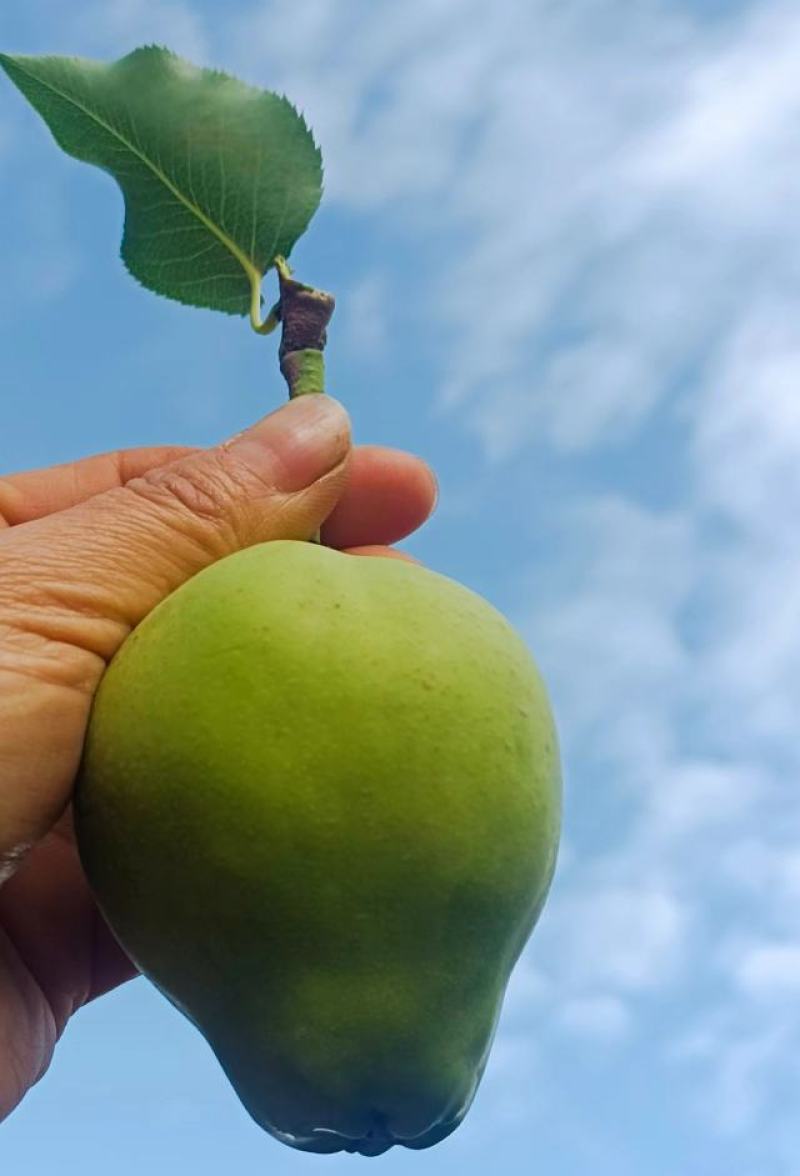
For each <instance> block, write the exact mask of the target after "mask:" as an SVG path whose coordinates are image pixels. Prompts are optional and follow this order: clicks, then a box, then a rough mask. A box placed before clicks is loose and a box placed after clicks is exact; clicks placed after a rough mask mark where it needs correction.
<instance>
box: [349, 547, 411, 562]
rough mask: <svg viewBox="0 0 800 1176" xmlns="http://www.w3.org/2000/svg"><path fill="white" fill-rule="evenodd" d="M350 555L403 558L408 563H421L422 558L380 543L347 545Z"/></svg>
mask: <svg viewBox="0 0 800 1176" xmlns="http://www.w3.org/2000/svg"><path fill="white" fill-rule="evenodd" d="M345 550H346V552H347V554H348V555H367V556H377V557H378V558H380V559H403V560H405V561H406V563H413V564H420V565H421V563H422V561H421V560H418V559H415V557H414V556H413V555H409V554H408V552H407V551H396V550H395V548H394V547H383V546H382V545H381V544H379V543H371V544H369V545H368V546H366V547H347V548H345Z"/></svg>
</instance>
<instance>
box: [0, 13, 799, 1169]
mask: <svg viewBox="0 0 800 1176" xmlns="http://www.w3.org/2000/svg"><path fill="white" fill-rule="evenodd" d="M223 11H224V16H223V15H222V13H223ZM150 41H157V42H161V43H165V44H167V45H169V46H170V47H172V48H174V49H175V50H177V51H178V52H180V53H182V54H183V55H185V56H187V57H189V58H191V59H192V60H194V61H196V62H198V63H200V64H207V65H214V66H218V67H221V68H224V69H227V70H229V71H231V72H234V73H237V74H239V75H240V76H242V77H244V78H246V79H248V80H251V81H253V82H255V83H258V84H261V85H263V86H265V87H269V88H273V89H279V90H283V91H285V92H286V93H287V94H288V95H289V96H290V97H291V98H292V100H293V101H294V102H295V103H296V104H297V105H299V106H300V107H301V108H302V109H303V110H304V111H305V113H306V115H307V117H308V119H309V121H310V122H311V124H312V126H313V127H314V129H315V131H316V133H317V136H318V139H319V141H320V142H321V145H322V148H323V152H324V155H325V159H326V194H325V198H324V201H323V205H322V208H321V210H320V212H319V213H318V215H317V217H316V218H315V220H314V222H313V224H312V227H311V229H310V230H309V232H308V233H307V235H306V236H305V237H304V238H303V240H302V241H301V243H300V245H299V246H298V247H297V249H296V251H295V253H294V255H293V262H294V264H295V267H296V270H297V272H298V275H299V276H301V277H302V278H303V279H304V280H306V281H311V282H314V283H315V284H318V285H321V286H323V287H326V288H328V289H332V290H334V291H335V293H336V295H337V299H338V309H337V312H336V317H335V320H334V326H333V329H332V332H331V342H330V350H329V359H328V368H329V373H330V387H331V390H332V391H333V392H334V393H335V394H336V395H337V396H339V398H340V399H342V400H343V401H344V402H345V403H346V404H347V405H348V407H349V409H350V411H351V413H352V416H353V419H354V424H355V435H356V439H357V440H358V441H380V442H386V443H389V444H395V445H400V446H405V447H407V448H410V449H412V450H414V451H415V452H417V453H420V454H422V455H423V456H425V457H426V458H427V459H428V460H429V461H431V463H432V464H433V465H434V466H435V468H436V469H437V471H438V473H439V475H440V480H441V501H440V506H439V509H438V512H437V515H436V517H435V518H434V519H433V520H432V521H431V522H430V523H429V524H428V525H427V526H426V527H425V529H424V530H423V531H422V532H421V533H420V534H419V535H418V536H416V537H414V538H413V539H412V540H410V541H409V543H408V544H407V546H408V548H409V549H410V550H411V551H413V552H414V553H415V554H416V555H418V556H419V557H421V558H422V559H424V560H425V561H426V562H428V563H429V564H430V565H432V566H433V567H434V568H436V569H438V570H440V571H443V572H445V573H447V574H449V575H451V576H454V577H456V578H458V579H460V580H462V581H464V582H465V583H467V584H469V585H470V586H472V587H474V588H476V589H477V590H479V591H481V592H483V593H484V594H485V595H486V596H488V597H489V598H490V599H491V600H492V601H493V602H494V603H495V604H496V605H498V606H499V607H500V608H502V609H503V610H504V611H505V612H506V613H507V614H508V615H509V616H510V617H511V619H512V620H513V621H514V622H515V624H516V625H517V626H518V627H519V628H520V629H521V630H522V631H523V633H524V634H525V636H526V638H527V639H529V641H530V645H531V648H532V649H533V651H534V653H535V655H536V657H537V660H538V661H539V663H540V665H541V667H542V669H543V672H544V674H545V677H546V678H547V681H548V683H549V685H550V688H551V692H552V696H553V700H554V705H555V710H556V715H557V719H558V723H559V728H560V731H561V738H562V743H563V748H564V759H565V771H566V814H565V836H564V847H563V852H562V857H561V862H560V866H559V870H558V874H557V877H556V881H555V884H554V887H553V890H552V894H551V899H550V902H549V904H548V907H547V909H546V911H545V914H544V915H543V917H542V919H541V922H540V925H539V928H538V929H537V931H536V933H535V934H534V937H533V939H532V941H531V943H530V945H529V947H528V949H527V950H526V952H525V954H524V956H523V958H522V960H521V961H520V964H519V965H518V968H517V970H516V972H515V975H514V978H513V980H512V984H511V988H510V990H509V996H508V1000H507V1003H506V1007H505V1010H504V1014H503V1018H502V1021H501V1026H500V1030H499V1033H498V1036H497V1039H496V1043H495V1047H494V1050H493V1054H492V1059H491V1062H490V1065H489V1068H488V1071H487V1074H486V1077H485V1079H484V1082H483V1085H482V1087H481V1090H480V1092H479V1094H478V1097H477V1099H476V1102H475V1104H474V1107H473V1110H472V1111H471V1113H470V1115H469V1117H468V1119H467V1121H466V1122H465V1123H464V1125H463V1126H462V1127H461V1128H460V1129H459V1130H458V1131H457V1132H456V1133H455V1134H454V1135H453V1136H452V1137H450V1139H448V1140H447V1141H446V1142H445V1143H443V1144H441V1145H439V1146H438V1147H436V1148H434V1149H432V1150H431V1151H429V1152H424V1153H412V1152H405V1151H397V1150H396V1151H393V1152H391V1153H389V1154H388V1155H386V1156H384V1157H382V1158H381V1159H380V1160H375V1161H372V1163H375V1164H380V1165H381V1166H382V1168H383V1169H384V1170H387V1171H404V1172H411V1171H416V1172H431V1173H450V1172H456V1171H457V1172H459V1173H461V1174H463V1176H469V1174H472V1173H476V1174H477V1173H481V1174H483V1173H485V1172H486V1171H487V1170H489V1169H490V1168H491V1169H493V1170H496V1171H502V1172H503V1173H504V1174H505V1173H508V1174H509V1176H515V1174H516V1173H520V1174H522V1173H527V1172H529V1171H537V1172H541V1173H547V1174H548V1176H577V1174H579V1173H581V1174H582V1173H584V1172H587V1171H591V1172H592V1173H593V1174H594V1176H605V1174H606V1173H607V1174H609V1176H612V1174H613V1176H667V1174H669V1176H673V1174H674V1173H678V1172H679V1173H681V1174H682V1176H718V1174H719V1176H723V1174H724V1176H796V1173H797V1172H798V1165H799V1164H800V1161H798V1158H797V1157H798V1154H800V1127H798V1122H800V1120H799V1119H798V1106H797V1103H798V1092H799V1091H800V1064H798V1057H800V999H799V998H800V936H799V933H798V921H797V911H798V909H800V848H799V846H800V839H799V837H798V834H800V801H799V800H798V790H797V779H798V768H800V749H799V748H800V745H799V744H798V739H797V699H798V694H799V693H800V691H799V690H798V680H799V679H800V609H799V608H798V603H797V602H798V599H800V545H798V533H797V520H798V518H800V398H799V397H798V391H797V390H798V384H799V383H800V217H798V214H797V208H798V206H799V200H798V198H800V167H798V164H797V159H798V148H799V146H800V70H799V69H798V61H799V60H800V12H799V11H798V8H797V5H796V4H795V3H793V2H789V0H786V2H780V0H750V2H742V0H739V2H735V3H734V2H729V3H726V2H724V0H717V2H713V3H711V2H710V3H703V2H701V0H680V2H678V0H641V2H635V3H621V2H620V0H616V2H614V0H561V2H560V3H559V4H552V3H550V2H549V0H528V3H526V4H524V5H521V4H519V3H517V2H516V0H494V2H493V3H492V4H491V5H487V4H486V3H485V0H481V2H480V3H478V2H476V0H405V2H404V3H403V4H402V5H398V4H395V3H391V2H389V0H334V2H331V0H303V3H302V4H297V3H296V0H292V2H289V0H286V2H284V0H274V2H266V3H262V2H258V3H256V2H245V0H226V4H225V5H224V10H223V6H221V5H214V4H211V3H201V2H189V0H166V2H164V0H162V2H156V0H97V2H95V0H75V2H74V3H72V4H70V5H61V4H57V3H55V0H52V2H47V0H25V2H24V3H22V0H5V2H4V4H3V9H2V13H0V45H2V48H3V49H4V50H6V51H10V52H27V53H67V54H77V55H82V56H90V57H91V56H94V57H101V58H112V57H117V56H120V55H122V54H124V53H126V52H128V51H129V50H130V49H131V48H133V47H135V46H136V45H139V44H142V43H146V42H150ZM121 217H122V203H121V198H120V196H119V193H118V191H117V189H116V187H115V186H114V184H113V182H112V181H111V180H110V179H109V178H108V177H106V176H104V175H103V174H101V173H100V172H97V171H93V170H92V169H89V168H87V167H85V166H84V165H81V164H78V163H76V162H75V161H72V160H70V159H68V158H67V157H65V156H63V155H62V154H61V153H60V151H59V150H58V149H57V148H56V147H55V146H54V145H53V143H52V141H51V140H50V138H49V135H48V133H47V132H46V130H45V128H44V127H43V125H42V124H41V123H40V122H39V120H38V119H37V117H36V116H35V115H34V114H33V113H32V112H31V111H30V110H29V109H28V108H27V107H26V105H25V103H24V102H23V100H22V99H21V97H20V96H19V95H18V94H17V93H16V91H14V89H13V88H12V87H11V85H10V84H7V83H5V82H4V83H3V84H2V86H0V237H1V238H2V255H3V268H4V275H3V283H2V286H0V312H1V313H0V335H1V336H2V355H3V364H2V376H0V380H2V388H1V389H0V404H1V405H2V412H3V417H2V419H3V429H2V432H1V433H0V469H1V470H3V471H10V470H13V469H21V468H28V467H31V466H34V465H39V464H45V463H51V462H56V461H61V460H66V459H69V458H72V457H77V456H79V455H82V454H86V453H91V452H96V451H98V450H102V449H106V448H111V447H116V446H127V445H133V444H140V443H145V442H167V441H177V442H185V443H195V444H209V443H212V442H214V441H216V440H218V439H219V438H221V437H223V436H225V435H227V434H228V433H231V432H233V431H235V430H237V429H239V428H241V427H243V426H244V425H245V424H246V423H247V422H248V421H250V420H252V419H254V418H255V417H256V416H258V415H260V414H261V413H262V412H264V411H266V410H268V409H269V408H271V407H273V406H274V405H276V404H277V403H278V402H279V400H280V399H281V398H282V396H283V389H282V387H281V381H280V378H279V376H278V374H277V371H276V366H275V356H274V344H273V343H272V342H271V341H270V340H263V339H259V338H257V337H256V336H254V335H253V334H252V333H251V332H250V331H249V328H248V327H247V326H246V325H245V323H244V321H243V320H241V321H240V320H235V319H229V318H227V317H226V316H222V315H215V314H213V313H211V312H203V311H197V310H189V309H187V308H184V307H181V306H178V305H177V304H172V303H169V302H167V301H165V300H163V299H159V298H156V297H154V296H153V295H151V294H149V293H147V292H145V291H143V290H142V289H141V288H140V287H138V286H137V285H136V284H135V283H134V282H133V281H131V279H130V278H129V277H128V275H127V274H126V273H125V271H124V268H123V267H122V265H121V263H120V262H119V260H118V256H117V254H118V245H119V237H120V230H121ZM0 1131H1V1134H0V1156H2V1159H3V1161H4V1163H5V1166H7V1167H8V1170H9V1171H11V1170H14V1171H19V1172H24V1173H26V1176H49V1174H50V1173H52V1172H53V1171H56V1170H57V1171H59V1172H60V1173H62V1174H63V1176H73V1174H75V1176H78V1174H80V1176H95V1174H96V1176H101V1174H102V1176H106V1174H107V1173H108V1172H109V1171H114V1172H115V1173H116V1174H117V1176H129V1174H130V1176H133V1174H134V1173H136V1174H138V1173H141V1172H143V1171H147V1172H149V1173H152V1174H153V1176H160V1174H161V1173H172V1172H175V1171H178V1172H184V1171H186V1172H192V1173H193V1174H194V1176H205V1174H206V1173H208V1174H210V1173H217V1172H219V1171H220V1170H233V1171H237V1172H251V1171H253V1172H255V1171H262V1170H263V1171H269V1172H270V1173H274V1174H275V1176H283V1174H284V1173H285V1174H293V1173H301V1172H306V1171H308V1172H311V1171H320V1170H322V1168H323V1167H325V1168H327V1169H331V1170H344V1169H354V1168H357V1167H360V1166H362V1165H363V1164H365V1163H368V1162H369V1161H365V1160H362V1159H360V1158H350V1157H338V1158H324V1159H320V1158H313V1157H306V1156H303V1155H300V1154H297V1153H293V1152H291V1151H290V1150H288V1149H286V1148H284V1147H282V1146H281V1145H279V1144H277V1143H275V1142H274V1141H272V1140H271V1139H269V1138H268V1137H267V1136H265V1135H263V1134H262V1133H261V1132H260V1131H259V1130H258V1129H257V1128H256V1127H255V1126H254V1125H253V1124H252V1123H251V1122H250V1121H249V1120H248V1119H247V1117H246V1115H245V1113H244V1112H243V1111H242V1110H241V1108H240V1107H239V1105H238V1103H237V1102H236V1099H235V1097H234V1095H233V1094H232V1092H231V1091H230V1089H229V1088H228V1086H227V1084H226V1082H225V1081H224V1079H223V1078H222V1076H221V1074H220V1071H219V1069H218V1067H217V1065H216V1063H215V1061H214V1059H213V1057H212V1055H211V1054H210V1051H209V1050H208V1049H207V1047H206V1046H205V1044H204V1043H203V1041H202V1039H201V1038H200V1037H199V1036H198V1035H197V1033H196V1032H195V1031H194V1030H193V1029H192V1028H191V1027H190V1026H189V1025H188V1023H186V1022H184V1021H183V1020H182V1019H181V1018H180V1017H179V1015H178V1014H177V1013H175V1012H174V1011H173V1010H172V1009H171V1008H170V1007H169V1006H167V1005H166V1003H165V1002H164V1001H163V1000H162V999H161V998H159V997H158V995H157V994H156V993H155V992H154V991H153V990H152V989H151V988H150V987H149V986H148V984H147V983H146V982H145V981H143V980H137V981H136V982H135V983H133V984H131V985H129V986H127V987H126V988H125V989H124V990H122V991H120V992H118V993H116V994H114V995H113V996H111V997H108V998H107V999H105V1000H102V1001H99V1002H97V1003H96V1004H95V1005H93V1006H91V1007H90V1008H88V1009H86V1010H84V1011H83V1012H81V1013H80V1014H79V1015H78V1016H77V1017H76V1018H75V1020H74V1021H73V1023H72V1024H71V1025H70V1027H69V1028H68V1030H67V1033H66V1035H65V1038H64V1040H63V1044H62V1046H61V1047H60V1049H59V1052H58V1054H57V1056H56V1060H55V1062H54V1063H53V1066H52V1067H51V1070H50V1072H49V1073H48V1075H47V1076H46V1077H45V1078H44V1079H43V1081H42V1082H41V1083H40V1084H39V1086H38V1087H37V1088H36V1090H35V1091H34V1092H33V1094H32V1095H31V1096H30V1098H29V1099H28V1100H27V1101H26V1103H25V1104H24V1106H23V1107H22V1108H21V1109H20V1110H19V1111H18V1112H17V1113H16V1114H15V1115H14V1116H13V1117H12V1118H11V1119H10V1120H9V1121H8V1122H7V1123H6V1124H5V1125H4V1126H3V1127H2V1129H0Z"/></svg>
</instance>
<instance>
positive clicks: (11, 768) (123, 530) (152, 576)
mask: <svg viewBox="0 0 800 1176" xmlns="http://www.w3.org/2000/svg"><path fill="white" fill-rule="evenodd" d="M434 498H435V482H434V479H433V475H432V474H431V473H430V471H429V470H428V468H427V467H426V466H425V465H424V464H423V463H422V462H421V461H419V460H418V459H416V458H413V457H411V456H410V455H408V454H405V453H402V452H398V451H393V450H389V449H382V448H378V447H375V446H364V447H358V448H355V449H351V446H350V435H349V426H348V422H347V417H346V414H345V413H344V411H343V409H342V408H341V406H339V405H338V404H337V402H336V401H333V400H332V399H331V398H330V397H326V396H303V397H301V398H299V399H297V400H294V401H291V402H290V403H289V404H287V405H285V406H284V407H283V408H281V409H279V410H278V411H277V412H275V413H272V414H270V416H268V417H266V418H264V420H263V421H261V422H259V424H258V425H256V426H255V427H254V428H253V429H251V430H248V431H247V432H245V433H243V434H240V435H239V436H238V437H236V438H233V440H232V441H230V442H226V443H225V444H223V445H221V446H218V447H216V448H213V449H209V450H191V449H186V448H161V449H136V450H125V451H121V452H118V453H114V454H104V455H101V456H98V457H90V458H87V459H85V460H84V461H79V462H76V463H74V464H72V465H65V466H56V467H54V468H52V469H49V470H40V471H36V472H32V473H24V474H19V475H15V476H12V477H9V478H6V479H0V883H2V885H1V886H0V1119H2V1118H3V1117H5V1115H7V1114H9V1112H10V1111H11V1110H13V1108H14V1107H15V1106H16V1105H17V1103H18V1102H19V1101H20V1099H21V1098H22V1097H23V1095H24V1094H25V1092H26V1091H27V1090H28V1089H29V1087H30V1086H32V1085H33V1084H34V1083H35V1082H36V1081H37V1080H38V1079H39V1078H40V1077H41V1076H42V1074H43V1073H44V1072H45V1070H46V1069H47V1066H48V1065H49V1062H50V1059H51V1056H52V1052H53V1049H54V1046H55V1044H56V1042H57V1040H58V1038H59V1036H60V1034H61V1032H62V1031H63V1029H64V1026H65V1025H66V1023H67V1021H68V1020H69V1017H70V1016H71V1015H72V1014H73V1013H74V1012H75V1011H76V1010H77V1009H78V1008H80V1007H81V1006H82V1005H84V1004H86V1003H87V1001H90V1000H92V999H93V998H94V997H96V996H99V995H100V994H102V993H103V992H107V991H108V990H109V989H111V988H113V987H114V986H116V985H117V984H120V983H121V982H122V981H124V980H126V979H129V978H130V977H131V976H132V975H134V972H135V969H134V968H133V965H132V964H131V963H130V961H129V960H128V959H127V957H126V956H125V955H124V953H123V952H122V950H121V949H120V948H119V946H118V945H117V944H116V942H115V941H114V939H113V937H112V936H111V933H110V931H109V930H108V927H107V925H106V924H105V922H104V921H103V919H102V916H101V915H100V913H99V911H98V909H97V907H96V906H95V904H94V902H93V900H92V897H91V894H90V892H89V889H88V885H87V883H86V880H85V878H84V876H83V872H82V870H81V867H80V862H79V859H78V855H77V851H76V848H75V842H74V838H73V834H72V825H71V808H70V796H71V792H72V787H73V783H74V779H75V775H76V772H77V769H78V765H79V762H80V755H81V749H82V745H83V740H84V735H85V731H86V724H87V721H88V718H89V713H90V708H91V702H92V697H93V695H94V692H95V690H96V688H97V685H98V683H99V681H100V678H101V676H102V673H103V670H104V669H105V666H106V664H107V663H108V661H109V660H110V658H111V657H112V656H113V655H114V653H115V652H116V650H117V649H118V648H119V646H120V645H121V644H122V642H123V641H124V640H125V638H126V636H127V635H128V633H130V631H131V630H132V629H133V628H134V626H135V625H137V624H138V623H139V622H140V621H141V620H142V619H143V618H144V617H145V616H146V615H147V614H148V613H149V612H150V611H151V610H152V609H153V608H154V607H155V606H156V605H157V604H158V603H159V601H160V600H162V599H163V598H164V597H165V596H166V595H167V594H168V593H170V592H172V591H173V590H174V589H176V588H177V587H179V585H180V584H182V583H183V582H184V581H185V580H187V579H189V578H190V577H191V576H193V575H194V574H195V573H196V572H199V571H200V570H201V569H202V568H204V567H206V566H207V565H209V564H211V563H213V562H214V561H215V560H218V559H221V558H222V557H224V556H226V555H229V554H231V553H232V552H234V551H238V550H240V549H241V548H244V547H248V546H250V545H252V544H254V543H260V542H263V541H265V540H270V539H308V538H310V537H311V535H313V534H314V533H315V531H316V530H317V529H318V528H319V527H320V524H323V525H322V537H323V541H324V542H325V543H326V544H328V545H329V546H331V547H336V548H340V549H343V550H348V551H352V552H356V553H359V554H369V555H372V554H377V555H391V554H394V555H395V556H399V555H400V553H398V552H392V551H391V549H390V548H387V547H385V546H380V545H383V544H388V543H392V542H394V541H396V540H397V539H401V538H402V537H403V536H405V535H407V534H409V532H410V531H412V530H414V528H415V527H417V526H419V525H420V524H421V523H422V522H424V520H425V519H426V518H427V516H428V515H429V514H430V512H431V510H432V508H433V503H434ZM324 520H327V521H326V522H324Z"/></svg>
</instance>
